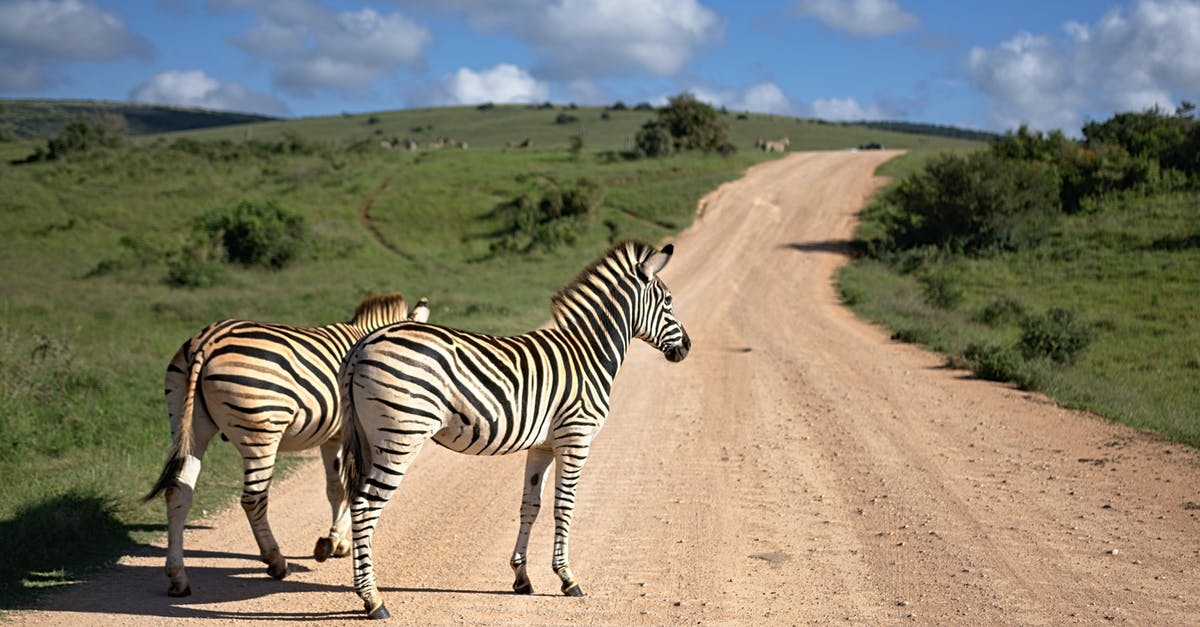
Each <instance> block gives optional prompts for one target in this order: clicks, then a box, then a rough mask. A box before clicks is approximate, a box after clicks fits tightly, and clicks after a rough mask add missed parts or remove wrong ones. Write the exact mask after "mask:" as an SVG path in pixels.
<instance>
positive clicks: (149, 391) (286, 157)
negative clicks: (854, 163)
mask: <svg viewBox="0 0 1200 627" xmlns="http://www.w3.org/2000/svg"><path fill="white" fill-rule="evenodd" d="M618 104H619V103H618ZM564 110H565V111H568V112H569V113H570V115H573V116H575V117H576V118H577V121H576V122H570V121H568V122H566V123H561V124H560V123H556V122H555V118H556V116H557V115H558V114H559V113H561V112H563V111H564ZM604 114H607V116H608V118H607V119H603V117H602V116H603V115H604ZM658 115H659V112H658V111H656V110H654V109H653V108H652V107H649V106H648V105H647V106H645V107H642V106H641V105H640V104H639V105H630V106H625V105H622V106H620V107H618V106H617V105H613V106H611V107H603V108H601V107H590V108H589V107H577V108H567V107H558V106H540V105H539V106H535V107H524V106H521V107H515V106H496V107H470V108H455V109H449V110H417V111H402V112H380V113H377V114H371V115H361V116H359V115H353V116H352V115H342V116H332V117H330V118H313V119H303V120H290V121H267V122H261V123H257V124H250V125H245V124H242V125H237V126H230V127H221V128H207V129H203V130H194V131H188V132H182V133H169V134H164V135H151V136H129V135H127V134H123V133H121V132H120V128H121V122H120V121H119V120H117V119H116V118H114V117H112V116H101V117H93V118H89V119H84V120H79V119H71V120H70V121H68V122H66V123H64V124H62V125H61V126H60V127H59V128H60V129H61V130H60V131H59V132H58V133H57V134H55V135H52V136H50V137H47V138H46V139H44V140H17V139H13V138H8V139H5V138H0V156H3V157H4V160H3V164H0V179H2V180H3V181H4V194H3V195H0V229H3V231H4V233H5V240H4V241H5V245H4V246H3V247H0V483H2V484H3V485H4V489H3V490H0V535H2V536H3V537H5V538H6V539H8V540H9V546H8V550H6V551H5V552H4V553H3V556H2V557H0V610H2V609H4V608H12V607H15V606H17V604H19V603H20V602H22V600H24V599H28V598H29V595H30V594H31V592H35V591H36V590H38V589H41V588H45V587H51V586H56V585H62V584H63V583H64V582H69V581H73V580H77V579H79V578H80V577H81V576H83V575H82V574H83V573H86V571H87V568H89V567H92V566H95V565H97V564H103V563H105V562H106V561H107V560H111V559H113V558H115V557H116V556H118V555H120V553H121V551H124V550H128V549H129V548H130V547H131V546H133V545H135V544H137V543H144V542H146V541H148V540H150V539H152V538H154V537H158V536H160V535H161V534H162V533H163V532H164V531H165V522H166V519H165V512H164V511H163V505H162V503H161V501H159V500H157V499H156V500H155V501H153V502H151V503H147V504H143V503H141V501H140V497H141V495H143V494H144V493H145V492H146V491H147V490H148V489H149V487H150V485H151V484H152V483H153V481H154V479H155V477H156V476H157V473H158V471H159V469H160V468H161V464H162V462H163V460H164V458H165V456H166V454H167V451H168V445H169V437H170V436H169V432H168V424H167V416H166V411H165V404H164V402H163V396H162V395H163V392H162V386H163V375H164V372H165V368H166V364H167V362H168V361H169V360H170V357H171V355H172V354H173V353H174V351H175V350H176V348H178V346H179V344H180V343H181V342H183V341H184V340H185V339H186V338H188V337H189V336H190V335H191V334H193V333H195V332H196V331H197V330H198V329H200V328H201V327H203V326H204V325H206V324H208V323H210V322H213V321H215V320H219V319H223V318H231V317H238V318H248V319H254V320H264V321H276V322H286V323H291V324H297V325H305V326H307V325H317V324H324V323H328V322H332V321H335V320H345V319H348V318H349V317H350V315H351V314H352V312H353V311H354V308H355V306H356V305H357V304H358V302H359V301H360V300H361V299H362V298H363V297H365V296H367V295H369V294H372V293H385V292H394V291H400V292H403V293H404V294H405V295H406V296H408V297H410V298H411V299H416V298H419V297H422V296H424V297H428V298H429V299H430V304H431V309H432V316H433V320H434V321H436V322H439V323H443V324H449V325H454V326H459V327H463V328H469V329H473V330H478V331H484V332H493V333H515V332H521V331H526V330H528V329H531V328H534V327H536V326H538V325H539V324H541V323H543V322H544V321H545V320H546V319H547V317H548V315H549V299H550V296H551V295H552V294H553V293H554V292H556V291H557V290H558V289H559V288H560V287H561V286H562V285H563V284H565V283H566V282H568V281H569V280H571V279H572V278H573V277H574V276H575V275H576V274H577V273H578V272H579V270H580V268H582V267H583V266H584V265H585V264H586V263H587V262H589V261H591V260H592V259H593V258H594V257H595V256H596V255H598V254H599V253H600V252H601V251H603V250H604V249H605V248H606V247H607V245H608V244H609V242H611V241H614V240H617V239H621V238H626V237H641V238H644V239H646V240H649V241H652V242H657V241H660V240H662V239H663V238H665V237H667V236H669V235H671V234H674V233H676V232H678V231H679V230H681V229H682V228H684V227H686V226H687V225H688V224H690V223H691V221H692V219H693V215H694V212H695V208H696V203H697V201H698V200H699V198H700V197H701V196H703V195H704V194H706V193H708V192H709V191H711V190H713V189H714V188H716V187H717V186H718V185H719V184H721V183H722V182H725V181H728V180H731V179H734V178H737V177H739V176H741V174H742V172H743V171H744V170H745V168H746V167H748V166H750V165H752V164H754V163H757V162H760V161H762V160H764V159H768V158H771V157H772V156H773V155H767V154H765V153H762V152H760V151H756V150H754V149H753V141H754V138H755V137H756V136H758V135H770V136H780V135H783V134H785V133H787V134H790V136H791V138H792V145H793V147H796V146H806V147H810V148H814V147H815V148H824V149H840V148H844V147H846V146H853V145H858V144H861V143H863V142H865V141H886V142H888V143H889V144H891V145H898V146H905V145H907V146H909V147H914V148H916V147H919V146H931V147H937V148H951V147H956V146H972V145H974V146H977V145H979V144H978V143H971V142H964V141H961V140H958V139H954V138H946V137H939V136H928V135H912V134H905V133H899V132H895V131H880V130H874V129H866V128H860V127H842V126H839V125H822V124H817V123H812V122H809V121H797V120H793V119H789V118H780V117H777V116H757V115H754V116H746V117H745V119H737V118H736V117H735V115H734V114H730V113H728V112H718V113H717V115H716V116H715V117H714V116H712V115H709V117H708V119H710V120H719V121H721V122H725V123H726V124H728V125H729V129H730V130H729V137H730V138H732V139H730V140H729V141H730V142H732V143H737V144H738V145H740V146H741V147H742V149H741V150H737V151H727V152H726V153H721V152H720V151H707V152H706V151H705V150H703V149H697V150H686V149H683V150H680V151H677V152H674V154H673V155H672V156H670V157H665V158H656V159H648V158H642V157H640V156H639V155H637V154H636V149H635V147H634V146H635V144H634V136H635V134H636V132H637V130H638V128H639V127H640V126H641V125H642V124H643V123H645V122H646V121H648V120H650V119H652V118H656V117H657V116H658ZM606 125H607V126H606ZM417 129H419V132H418V130H417ZM785 129H786V130H785ZM809 130H811V131H812V136H810V135H809V134H808V131H809ZM126 131H128V129H126ZM376 131H378V132H376ZM405 136H412V137H419V138H420V142H421V143H422V144H423V145H424V144H425V142H426V140H427V139H430V138H435V137H443V136H448V137H454V138H456V139H457V140H459V141H466V140H470V145H471V147H470V149H467V150H464V149H461V148H457V147H455V148H443V149H441V150H430V149H421V150H418V151H415V152H409V151H407V150H403V149H396V148H392V147H390V146H391V144H390V142H389V148H384V147H382V146H381V141H382V140H381V138H387V139H390V138H392V137H400V138H403V137H405ZM526 137H528V138H532V141H531V144H532V146H530V147H527V148H519V149H509V148H507V147H506V144H507V142H509V141H512V140H513V139H517V138H526ZM881 138H882V139H881ZM672 141H674V137H673V138H672ZM681 147H682V144H681ZM680 254H688V252H687V251H683V250H681V251H680ZM697 254H698V253H697ZM289 459H292V460H293V461H292V462H291V463H294V459H295V458H294V457H292V458H289ZM283 463H285V464H286V463H289V462H288V461H287V460H286V459H285V460H284V462H283ZM204 465H205V469H204V472H202V473H201V478H200V484H199V486H198V488H197V502H196V505H195V507H194V508H193V510H192V511H193V516H195V517H200V516H203V514H204V512H205V511H212V510H213V509H215V508H219V507H224V506H226V505H228V504H229V503H231V502H234V501H233V500H231V497H233V496H234V495H236V494H237V492H238V491H239V490H240V480H241V470H240V469H241V464H240V463H239V461H238V460H236V458H235V455H234V451H233V448H232V447H230V446H228V445H226V444H224V443H222V442H220V441H214V442H213V443H212V444H211V445H210V447H209V450H208V453H207V455H206V456H205V459H204ZM248 537H249V536H247V538H248ZM290 550H293V551H303V550H307V547H291V549H290ZM164 584H165V580H164Z"/></svg>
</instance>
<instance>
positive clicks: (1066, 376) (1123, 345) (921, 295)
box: [838, 155, 1200, 446]
mask: <svg viewBox="0 0 1200 627" xmlns="http://www.w3.org/2000/svg"><path fill="white" fill-rule="evenodd" d="M926 163H928V156H927V155H910V156H906V157H903V158H900V159H896V160H893V161H891V162H889V163H888V164H886V165H885V166H884V167H883V168H881V173H885V174H890V175H894V176H907V175H911V174H912V173H914V172H917V171H919V170H920V169H921V168H922V167H923V166H924V165H925V164H926ZM884 213H885V211H884V210H883V209H882V207H881V206H879V205H877V206H875V207H873V208H872V209H870V210H868V211H867V212H865V213H864V216H865V217H866V220H865V222H864V224H863V225H862V226H861V227H860V229H859V232H858V234H857V237H858V238H859V240H860V242H866V241H870V240H872V239H875V238H877V237H878V235H879V233H880V229H881V225H880V218H881V216H883V215H884ZM1041 228H1042V229H1043V230H1044V233H1043V235H1042V236H1041V237H1040V238H1039V239H1038V240H1037V241H1036V243H1035V244H1032V245H1028V246H1023V247H1008V248H999V249H996V250H990V251H986V252H984V253H981V254H969V253H968V254H961V253H954V252H952V251H950V250H948V249H947V248H941V249H938V248H925V249H917V250H915V251H908V252H904V253H900V254H889V255H882V256H878V257H872V256H871V255H865V256H860V257H859V258H857V259H856V260H855V261H854V262H853V263H851V264H850V265H848V266H846V267H845V268H843V269H842V271H841V273H840V275H839V277H838V281H839V286H840V289H841V292H842V295H843V297H844V298H845V300H846V301H847V303H848V304H850V305H851V306H852V307H853V308H854V309H855V310H856V311H857V312H858V313H859V314H861V315H863V316H864V317H866V318H868V319H871V320H875V321H878V322H880V323H882V324H885V325H887V326H888V327H889V328H891V329H892V330H893V332H894V334H893V337H894V338H895V339H898V340H902V341H907V342H913V343H918V344H922V345H925V346H927V347H929V348H932V349H934V350H937V351H939V352H942V353H943V354H945V355H946V356H947V359H948V362H949V363H950V364H952V365H954V366H956V367H961V368H969V369H973V370H975V371H976V373H977V374H978V375H979V376H981V377H984V378H988V379H996V380H1001V381H1012V382H1013V384H1014V385H1016V386H1018V387H1022V388H1024V389H1032V390H1040V391H1044V392H1046V393H1048V394H1049V395H1050V396H1053V397H1054V398H1056V399H1058V400H1060V401H1061V402H1063V403H1065V404H1067V405H1069V406H1074V407H1080V408H1084V409H1088V410H1090V411H1094V412H1096V413H1098V414H1100V415H1102V416H1106V417H1108V418H1110V419H1112V420H1116V421H1119V422H1123V423H1125V424H1128V425H1131V426H1134V427H1137V428H1143V429H1152V430H1154V431H1157V432H1159V433H1161V434H1163V435H1164V436H1165V437H1167V438H1169V439H1172V440H1176V441H1180V442H1185V443H1187V444H1190V445H1192V446H1200V415H1198V414H1197V412H1196V408H1197V407H1200V376H1198V375H1200V318H1198V317H1197V316H1196V312H1197V311H1200V192H1197V191H1195V187H1194V186H1193V187H1191V189H1188V186H1187V185H1182V186H1181V188H1180V189H1175V190H1173V191H1168V192H1165V193H1163V192H1153V191H1148V190H1145V189H1131V190H1127V191H1124V192H1120V193H1116V192H1110V193H1108V194H1106V195H1105V196H1104V197H1102V198H1100V199H1096V200H1093V201H1089V202H1088V203H1087V205H1086V207H1085V209H1084V210H1082V211H1079V212H1077V213H1067V214H1060V215H1055V216H1050V217H1049V218H1046V219H1045V221H1044V226H1042V227H1041ZM1056 310H1057V311H1065V312H1068V313H1066V314H1054V313H1053V312H1054V311H1056ZM1031 347H1032V348H1036V349H1038V350H1039V351H1040V352H1039V353H1033V354H1031V353H1030V352H1029V351H1030V348H1031ZM1076 349H1078V351H1077V352H1078V354H1077V355H1076V354H1074V353H1073V352H1070V351H1075V350H1076Z"/></svg>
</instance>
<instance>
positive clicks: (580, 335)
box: [339, 241, 691, 618]
mask: <svg viewBox="0 0 1200 627" xmlns="http://www.w3.org/2000/svg"><path fill="white" fill-rule="evenodd" d="M673 252H674V247H673V246H671V245H667V246H666V247H665V248H663V250H662V251H661V252H660V251H657V250H655V249H654V247H653V246H650V245H649V244H646V243H644V242H637V241H629V242H623V243H620V244H617V245H615V246H613V247H612V248H611V249H609V251H608V253H607V254H605V255H604V256H603V257H602V258H600V259H599V260H597V261H596V262H595V263H593V264H592V265H591V266H590V267H588V268H587V269H586V270H584V272H583V273H582V274H581V275H580V276H579V278H577V279H576V280H575V281H574V282H573V283H572V284H570V285H568V286H567V287H565V288H564V289H563V290H562V291H560V292H559V293H558V294H557V295H556V296H555V297H554V299H553V324H552V325H551V326H550V327H549V328H541V329H538V330H535V331H531V332H529V333H526V334H523V335H516V336H511V337H497V336H491V335H483V334H479V333H469V332H466V331H459V330H455V329H449V328H445V327H440V326H436V325H431V324H414V323H398V324H394V325H390V326H387V327H384V328H382V329H379V330H377V331H375V332H373V333H371V334H370V335H368V336H367V337H365V338H363V339H362V341H360V342H359V343H358V344H357V345H355V347H354V348H353V349H352V350H351V351H350V354H348V355H347V356H346V361H345V364H344V365H343V367H342V372H341V374H340V376H339V379H340V384H341V386H342V402H343V403H344V406H343V409H342V414H343V415H344V416H345V422H344V428H345V435H344V436H343V438H342V446H343V451H342V461H343V465H342V468H343V478H344V481H345V483H346V489H347V493H348V494H349V495H350V499H351V505H350V511H351V517H352V521H353V522H352V530H353V534H354V537H353V542H352V546H353V552H354V586H355V590H356V591H357V592H358V595H359V597H361V598H362V599H363V603H364V606H365V609H366V612H367V614H368V616H370V617H371V618H387V617H388V616H389V613H388V611H387V608H386V607H385V606H384V604H383V598H382V596H380V594H379V590H378V588H377V587H376V584H375V570H374V565H373V562H372V554H371V539H372V536H373V535H374V533H375V526H376V523H377V521H378V519H379V517H380V515H381V514H382V512H383V508H384V507H385V506H386V505H387V502H388V500H389V499H391V498H392V496H393V495H394V494H395V493H396V490H397V488H399V486H400V481H401V479H402V478H403V477H404V474H405V472H406V471H407V469H408V465H409V464H410V463H411V462H412V461H413V458H414V457H415V456H416V454H417V453H418V451H420V449H421V446H422V445H423V444H424V443H425V441H426V440H428V439H430V438H433V440H434V441H435V442H437V443H438V444H441V445H442V446H445V447H447V448H449V449H452V450H455V451H458V452H460V453H467V454H471V455H500V454H506V453H515V452H518V451H528V454H527V457H526V461H525V482H524V486H525V488H524V495H523V497H522V499H521V525H520V530H519V532H518V534H517V543H516V547H515V548H514V550H513V554H512V559H511V561H510V565H511V566H512V568H513V570H514V572H515V573H516V580H515V582H514V583H513V590H515V591H516V592H518V593H523V594H529V593H532V592H533V586H532V585H531V584H530V581H529V576H528V574H527V573H526V563H525V556H526V548H527V546H528V543H529V532H530V528H531V527H532V526H533V522H534V519H536V518H537V515H538V510H539V509H540V507H541V492H542V486H543V485H544V484H545V482H546V478H547V470H548V469H549V467H550V462H551V461H554V462H555V477H554V478H555V488H554V521H555V526H554V558H553V560H552V563H551V565H552V567H553V568H554V571H555V572H556V573H557V574H558V576H559V578H560V579H562V591H563V593H564V594H566V595H568V596H582V595H583V591H582V590H581V589H580V587H579V584H578V582H577V581H576V580H575V576H574V574H572V572H571V568H570V566H569V563H568V560H567V537H568V534H569V531H570V527H571V519H572V517H573V515H574V508H575V490H576V487H577V486H578V485H579V478H580V474H581V473H582V471H583V464H584V462H585V461H586V460H587V456H588V447H589V445H590V444H591V442H592V438H594V437H595V436H596V434H597V433H598V432H599V431H600V428H601V427H602V426H603V425H604V420H605V418H606V417H607V416H608V409H609V392H610V390H611V388H612V383H613V379H614V378H615V377H616V375H617V370H618V369H619V368H620V366H621V362H622V360H623V359H624V357H625V352H626V350H627V349H628V347H629V343H630V341H631V340H632V338H639V339H641V340H644V341H646V342H648V343H650V344H652V345H653V346H655V347H656V348H658V349H659V350H660V351H662V352H663V354H664V355H666V358H667V359H668V360H669V361H672V362H677V361H680V360H682V359H683V358H684V357H686V356H687V354H688V350H689V349H690V348H691V340H690V339H689V338H688V335H687V333H686V332H685V331H684V329H683V326H682V325H681V324H680V323H679V321H678V320H677V319H676V318H675V313H674V311H673V309H672V305H671V293H670V292H669V291H668V290H667V286H666V285H665V284H663V282H662V280H661V279H659V278H658V272H659V271H660V270H662V268H663V266H665V265H666V264H667V261H669V260H670V258H671V255H672V253H673ZM468 515H469V514H468Z"/></svg>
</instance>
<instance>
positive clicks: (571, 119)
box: [554, 113, 579, 124]
mask: <svg viewBox="0 0 1200 627" xmlns="http://www.w3.org/2000/svg"><path fill="white" fill-rule="evenodd" d="M578 121H579V116H576V115H572V114H570V113H560V114H558V115H557V116H555V117H554V123H555V124H574V123H576V122H578Z"/></svg>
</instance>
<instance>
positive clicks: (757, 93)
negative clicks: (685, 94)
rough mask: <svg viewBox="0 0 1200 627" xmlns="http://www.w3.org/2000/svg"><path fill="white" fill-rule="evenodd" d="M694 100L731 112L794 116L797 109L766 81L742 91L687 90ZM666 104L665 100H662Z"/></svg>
mask: <svg viewBox="0 0 1200 627" xmlns="http://www.w3.org/2000/svg"><path fill="white" fill-rule="evenodd" d="M688 91H690V92H691V94H692V95H693V96H695V98H696V100H699V101H701V102H707V103H708V104H710V105H712V106H714V107H725V108H726V109H730V110H733V111H751V112H753V113H774V114H778V115H794V114H796V113H797V112H798V107H797V106H796V105H795V104H794V103H792V101H791V99H790V98H788V97H787V94H785V93H783V90H782V89H780V87H779V85H776V84H775V83H773V82H770V81H767V82H762V83H758V84H756V85H752V86H750V87H748V88H746V89H744V90H736V89H713V88H709V87H705V86H697V87H693V88H691V89H689V90H688ZM662 101H663V103H664V104H665V103H666V98H663V99H662Z"/></svg>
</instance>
